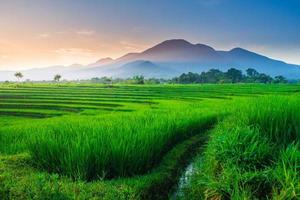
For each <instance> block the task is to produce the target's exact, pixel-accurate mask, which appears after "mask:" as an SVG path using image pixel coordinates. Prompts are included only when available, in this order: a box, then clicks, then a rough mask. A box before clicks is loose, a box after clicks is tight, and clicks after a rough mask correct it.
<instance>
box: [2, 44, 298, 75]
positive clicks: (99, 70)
mask: <svg viewBox="0 0 300 200" xmlns="http://www.w3.org/2000/svg"><path fill="white" fill-rule="evenodd" d="M135 61H139V62H135ZM232 67H234V68H237V69H240V70H243V71H245V70H246V69H247V68H255V69H256V70H258V71H259V72H261V73H266V74H269V75H271V76H276V75H283V76H285V77H287V78H289V79H300V65H295V64H288V63H286V62H283V61H280V60H275V59H272V58H269V57H267V56H265V55H261V54H258V53H256V52H252V51H249V50H247V49H244V48H241V47H236V48H233V49H230V50H228V51H220V50H215V49H214V48H213V47H210V46H208V45H206V44H200V43H196V44H192V43H190V42H188V41H186V40H184V39H171V40H165V41H163V42H161V43H158V44H156V45H154V46H152V47H150V48H148V49H146V50H144V51H141V52H135V53H127V54H125V55H123V56H121V57H119V58H116V59H112V58H109V57H107V58H102V59H100V60H98V61H96V62H95V63H92V64H89V65H86V66H83V65H77V66H75V67H74V68H73V67H72V66H69V67H66V66H61V67H59V66H55V67H52V68H51V67H48V68H45V69H44V70H43V69H41V68H39V69H36V70H34V69H31V70H26V71H24V75H25V76H26V77H27V78H29V79H32V80H37V78H40V79H42V80H50V79H52V77H50V76H52V75H53V74H57V73H59V74H61V75H62V76H63V77H64V78H67V79H88V78H92V77H100V76H112V77H119V78H127V77H129V76H132V75H144V76H145V77H151V76H158V77H159V78H171V77H174V76H177V75H179V74H181V73H185V72H197V73H200V72H202V71H206V70H209V69H211V68H215V69H219V70H221V71H225V70H227V69H229V68H232ZM51 69H53V71H55V72H51ZM151 70H152V71H151ZM28 72H30V73H31V74H30V73H28ZM43 72H44V73H43ZM1 73H2V76H1ZM1 73H0V80H3V79H5V76H4V77H3V73H4V72H1ZM6 73H7V72H6ZM10 74H11V72H10Z"/></svg>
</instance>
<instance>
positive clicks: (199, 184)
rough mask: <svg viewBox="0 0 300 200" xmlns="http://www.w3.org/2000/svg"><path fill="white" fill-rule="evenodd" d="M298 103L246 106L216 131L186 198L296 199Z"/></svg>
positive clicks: (269, 100) (264, 101)
mask: <svg viewBox="0 0 300 200" xmlns="http://www.w3.org/2000/svg"><path fill="white" fill-rule="evenodd" d="M299 102H300V99H299V98H298V97H289V98H287V97H280V96H270V97H264V98H259V99H256V100H251V101H247V102H243V105H241V108H242V109H239V110H238V111H236V114H235V115H234V116H232V117H230V118H228V119H227V120H226V121H225V122H223V123H221V124H219V126H218V127H217V128H216V129H215V130H214V132H213V134H212V136H211V140H210V142H209V143H208V145H207V148H206V151H205V153H204V155H202V156H200V157H199V158H198V159H197V160H196V166H197V167H196V170H195V171H194V173H193V175H192V176H191V177H190V183H189V184H188V186H186V188H185V194H186V195H185V196H184V197H183V198H185V199H199V198H200V199H298V198H299V197H300V174H299V170H300V160H299V158H300V150H299V139H300V134H299V131H300V127H299V124H300V115H299V110H300V104H299Z"/></svg>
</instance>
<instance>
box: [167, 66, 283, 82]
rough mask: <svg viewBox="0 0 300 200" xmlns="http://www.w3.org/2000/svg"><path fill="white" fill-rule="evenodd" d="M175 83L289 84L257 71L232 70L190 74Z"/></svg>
mask: <svg viewBox="0 0 300 200" xmlns="http://www.w3.org/2000/svg"><path fill="white" fill-rule="evenodd" d="M171 82H173V83H180V84H188V83H243V82H245V83H287V80H286V78H284V77H283V76H276V77H275V78H274V79H273V78H272V77H271V76H269V75H266V74H263V73H259V72H257V71H256V70H255V69H252V68H249V69H247V70H246V75H244V74H243V73H242V71H241V70H237V69H235V68H230V69H228V70H227V72H222V71H220V70H218V69H210V70H209V71H207V72H202V73H201V74H197V73H192V72H189V73H187V74H185V73H183V74H181V75H180V76H179V77H175V78H173V79H172V81H171Z"/></svg>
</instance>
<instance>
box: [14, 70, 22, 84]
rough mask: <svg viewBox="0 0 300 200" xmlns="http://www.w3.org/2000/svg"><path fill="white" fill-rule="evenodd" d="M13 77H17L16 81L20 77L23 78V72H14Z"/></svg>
mask: <svg viewBox="0 0 300 200" xmlns="http://www.w3.org/2000/svg"><path fill="white" fill-rule="evenodd" d="M15 77H16V78H17V79H18V82H20V79H22V78H23V74H22V73H21V72H16V73H15Z"/></svg>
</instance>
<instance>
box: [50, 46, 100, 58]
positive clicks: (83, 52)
mask: <svg viewBox="0 0 300 200" xmlns="http://www.w3.org/2000/svg"><path fill="white" fill-rule="evenodd" d="M54 52H55V53H57V54H60V55H64V56H77V55H80V56H92V55H94V51H93V50H90V49H81V48H68V49H64V48H62V49H56V50H54Z"/></svg>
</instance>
